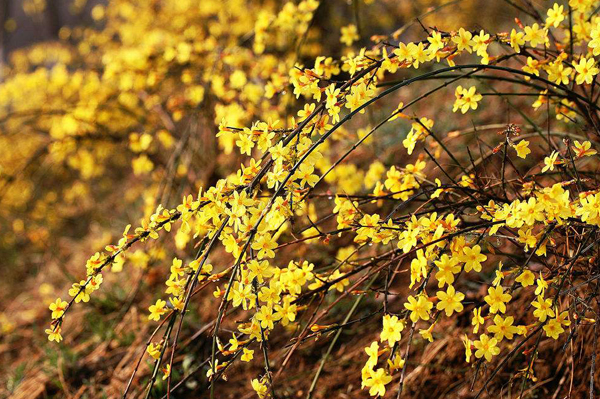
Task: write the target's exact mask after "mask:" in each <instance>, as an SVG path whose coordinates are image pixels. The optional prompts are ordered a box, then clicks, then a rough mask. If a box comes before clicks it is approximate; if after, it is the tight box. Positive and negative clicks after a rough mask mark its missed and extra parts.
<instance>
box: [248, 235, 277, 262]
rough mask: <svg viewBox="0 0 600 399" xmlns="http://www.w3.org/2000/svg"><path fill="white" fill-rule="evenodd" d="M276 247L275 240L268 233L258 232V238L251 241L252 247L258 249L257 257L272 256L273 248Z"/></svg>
mask: <svg viewBox="0 0 600 399" xmlns="http://www.w3.org/2000/svg"><path fill="white" fill-rule="evenodd" d="M275 248H277V242H275V240H274V239H273V238H272V237H271V235H270V234H268V233H265V234H260V235H259V236H258V238H257V239H256V240H255V241H254V242H253V243H252V249H255V250H257V251H258V254H257V256H258V258H259V259H263V258H273V257H275V252H274V251H273V249H275Z"/></svg>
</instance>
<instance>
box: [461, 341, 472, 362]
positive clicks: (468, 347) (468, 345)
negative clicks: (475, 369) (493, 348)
mask: <svg viewBox="0 0 600 399" xmlns="http://www.w3.org/2000/svg"><path fill="white" fill-rule="evenodd" d="M462 341H463V344H464V345H465V358H466V361H467V363H471V356H472V354H473V352H472V351H471V344H472V342H471V340H470V339H469V337H468V336H467V334H465V335H463V340H462Z"/></svg>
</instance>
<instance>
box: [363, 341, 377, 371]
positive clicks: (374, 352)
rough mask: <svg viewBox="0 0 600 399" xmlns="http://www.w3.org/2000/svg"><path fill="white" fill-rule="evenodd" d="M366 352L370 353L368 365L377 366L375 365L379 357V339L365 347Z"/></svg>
mask: <svg viewBox="0 0 600 399" xmlns="http://www.w3.org/2000/svg"><path fill="white" fill-rule="evenodd" d="M365 353H366V354H367V355H369V359H368V360H367V365H370V366H371V367H375V365H376V364H377V359H378V358H379V344H378V343H377V341H373V342H371V345H370V346H367V347H366V348H365Z"/></svg>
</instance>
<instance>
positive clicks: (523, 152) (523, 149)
mask: <svg viewBox="0 0 600 399" xmlns="http://www.w3.org/2000/svg"><path fill="white" fill-rule="evenodd" d="M513 148H514V149H515V150H516V151H517V156H518V157H519V158H523V159H525V158H526V157H527V154H529V153H531V150H530V149H529V141H527V140H521V141H519V143H518V144H516V145H513Z"/></svg>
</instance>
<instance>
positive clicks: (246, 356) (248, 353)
mask: <svg viewBox="0 0 600 399" xmlns="http://www.w3.org/2000/svg"><path fill="white" fill-rule="evenodd" d="M243 352H244V353H243V354H242V362H249V361H251V360H252V359H253V358H254V351H253V350H251V349H247V348H244V349H243Z"/></svg>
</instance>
